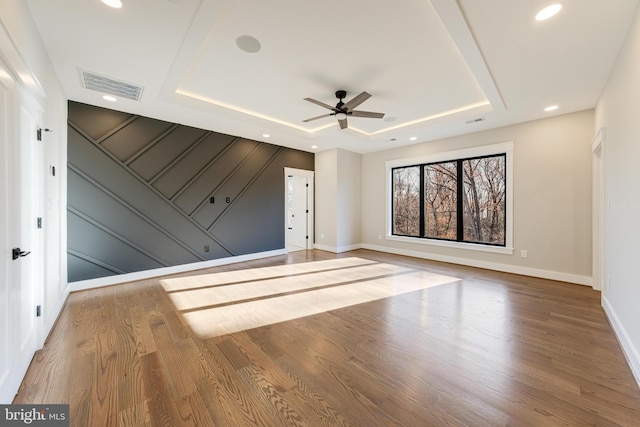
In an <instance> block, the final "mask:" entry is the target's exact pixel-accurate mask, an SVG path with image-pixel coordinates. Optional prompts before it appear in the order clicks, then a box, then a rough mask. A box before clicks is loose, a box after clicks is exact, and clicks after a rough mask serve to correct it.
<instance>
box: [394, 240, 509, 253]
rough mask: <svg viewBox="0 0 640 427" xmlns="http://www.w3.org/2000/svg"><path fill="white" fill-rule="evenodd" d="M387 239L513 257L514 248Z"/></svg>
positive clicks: (437, 241)
mask: <svg viewBox="0 0 640 427" xmlns="http://www.w3.org/2000/svg"><path fill="white" fill-rule="evenodd" d="M386 239H387V240H393V241H395V242H403V243H417V244H419V245H428V246H440V247H444V248H454V249H466V250H470V251H478V252H490V253H494V254H504V255H513V248H509V247H503V246H491V245H482V244H478V243H462V242H449V241H446V240H434V239H423V238H418V237H405V236H386Z"/></svg>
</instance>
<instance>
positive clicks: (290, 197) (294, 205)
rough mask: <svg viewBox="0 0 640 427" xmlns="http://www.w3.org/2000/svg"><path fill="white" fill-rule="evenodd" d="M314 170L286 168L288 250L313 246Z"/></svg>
mask: <svg viewBox="0 0 640 427" xmlns="http://www.w3.org/2000/svg"><path fill="white" fill-rule="evenodd" d="M313 177H314V172H313V171H308V170H303V169H294V168H284V178H285V217H286V218H285V240H286V245H285V246H286V249H287V252H294V251H301V250H306V249H312V248H313V241H314V238H313V198H314V196H313Z"/></svg>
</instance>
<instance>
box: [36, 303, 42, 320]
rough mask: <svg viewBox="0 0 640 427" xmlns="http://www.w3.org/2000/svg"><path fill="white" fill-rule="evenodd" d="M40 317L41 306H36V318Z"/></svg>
mask: <svg viewBox="0 0 640 427" xmlns="http://www.w3.org/2000/svg"><path fill="white" fill-rule="evenodd" d="M41 315H42V306H39V305H36V317H40V316H41Z"/></svg>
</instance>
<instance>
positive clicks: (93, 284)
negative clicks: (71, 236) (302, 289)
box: [69, 249, 287, 292]
mask: <svg viewBox="0 0 640 427" xmlns="http://www.w3.org/2000/svg"><path fill="white" fill-rule="evenodd" d="M286 253H287V251H286V249H277V250H273V251H267V252H258V253H254V254H247V255H238V256H233V257H228V258H219V259H213V260H210V261H201V262H194V263H191V264H182V265H176V266H173V267H162V268H155V269H153V270H145V271H136V272H134V273H126V274H118V275H117V276H108V277H100V278H97V279H89V280H80V281H78V282H71V283H69V291H70V292H76V291H83V290H85V289H93V288H99V287H102V286H110V285H117V284H120V283H126V282H132V281H134V280H144V279H151V278H152V277H158V276H166V275H169V274H176V273H184V272H185V271H193V270H201V269H203V268H211V267H218V266H220V265H227V264H234V263H236V262H244V261H252V260H254V259H261V258H269V257H272V256H278V255H286Z"/></svg>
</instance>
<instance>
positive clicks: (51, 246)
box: [0, 0, 68, 340]
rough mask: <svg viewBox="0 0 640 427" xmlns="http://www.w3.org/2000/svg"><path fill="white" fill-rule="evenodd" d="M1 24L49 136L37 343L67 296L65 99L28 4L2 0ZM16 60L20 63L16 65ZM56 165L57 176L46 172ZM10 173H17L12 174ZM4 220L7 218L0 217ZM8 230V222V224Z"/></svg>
mask: <svg viewBox="0 0 640 427" xmlns="http://www.w3.org/2000/svg"><path fill="white" fill-rule="evenodd" d="M0 25H2V27H3V28H4V31H5V32H6V33H7V34H8V35H9V37H10V38H11V40H12V42H13V45H14V46H15V49H16V50H17V53H18V54H19V56H20V59H19V60H16V58H15V57H14V54H13V53H12V52H10V51H9V50H8V49H7V50H3V51H2V52H0V55H2V57H3V58H4V60H5V62H7V63H8V65H9V66H10V67H14V68H18V67H25V68H23V69H21V72H23V71H27V74H31V76H33V77H35V79H37V81H38V82H39V86H40V88H41V89H43V90H44V93H37V91H34V89H33V88H32V87H29V86H28V85H26V86H27V89H28V90H29V91H30V92H32V94H33V95H34V96H35V97H36V99H38V101H39V102H40V104H41V107H42V108H43V109H44V112H43V119H42V126H43V127H45V128H49V129H51V130H52V132H48V133H45V134H44V135H43V144H44V145H45V153H44V156H45V159H44V163H45V165H47V168H48V170H47V175H46V178H45V182H43V183H41V185H42V186H43V187H44V194H45V200H44V201H43V203H44V206H45V207H46V211H45V213H44V218H43V223H44V231H45V243H44V245H45V248H46V256H45V267H44V268H45V283H43V284H42V299H43V300H42V305H43V307H42V308H43V316H44V319H43V325H42V326H43V328H42V331H41V332H42V333H41V337H40V338H41V340H44V338H45V337H46V335H47V333H48V332H49V330H50V329H51V327H52V326H53V323H54V322H55V320H56V318H57V316H58V313H59V312H60V309H61V308H62V304H63V303H64V301H65V299H66V296H67V288H68V286H67V273H66V271H67V267H66V265H67V262H66V235H67V230H66V215H64V212H65V209H66V164H67V157H66V144H67V100H66V98H65V96H64V94H63V92H62V88H61V86H60V84H59V82H58V78H57V76H56V74H55V72H54V70H53V65H52V64H51V61H50V60H49V57H48V55H47V53H46V51H45V49H44V45H43V43H42V40H41V39H40V34H39V33H38V31H37V29H36V27H35V23H34V22H33V20H32V19H31V15H30V12H29V8H28V6H27V2H26V1H23V0H1V1H0ZM17 62H21V64H18V63H17ZM50 166H55V169H56V175H55V177H54V176H52V175H51V174H50V173H49V170H50ZM10 173H16V174H17V173H18V172H17V171H15V170H13V171H10ZM2 220H6V219H5V218H2ZM9 226H10V227H11V224H9Z"/></svg>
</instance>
